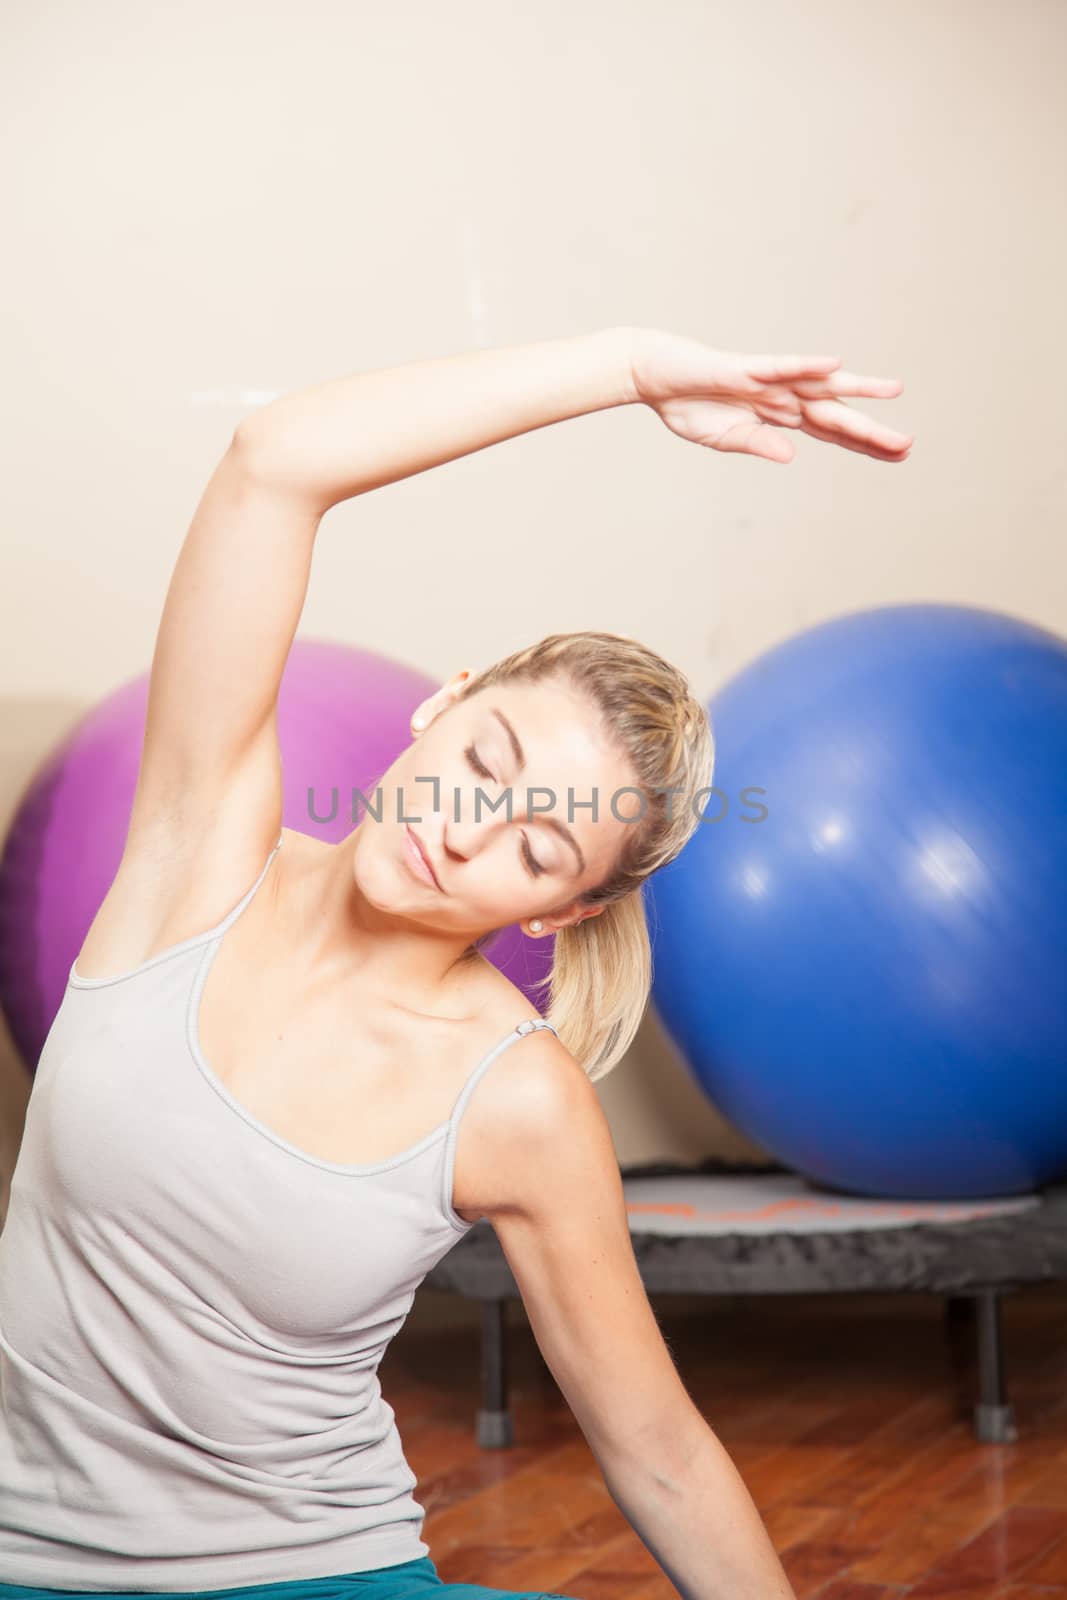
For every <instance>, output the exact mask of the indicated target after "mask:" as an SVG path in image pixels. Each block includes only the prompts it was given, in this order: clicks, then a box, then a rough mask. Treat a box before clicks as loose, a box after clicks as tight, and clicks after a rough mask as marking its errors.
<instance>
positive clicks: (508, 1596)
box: [0, 1556, 568, 1600]
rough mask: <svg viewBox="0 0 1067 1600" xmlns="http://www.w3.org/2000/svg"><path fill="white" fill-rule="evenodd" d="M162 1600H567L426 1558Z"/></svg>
mask: <svg viewBox="0 0 1067 1600" xmlns="http://www.w3.org/2000/svg"><path fill="white" fill-rule="evenodd" d="M163 1594H164V1591H163V1590H161V1589H152V1590H148V1589H121V1590H118V1591H117V1592H110V1591H109V1592H108V1593H107V1594H105V1593H104V1592H103V1591H102V1590H100V1589H91V1590H90V1589H78V1590H74V1589H34V1588H26V1587H25V1586H24V1585H23V1584H19V1583H0V1600H140V1597H142V1596H146V1595H151V1596H153V1597H157V1596H161V1595H163ZM166 1596H167V1600H568V1597H567V1596H566V1595H557V1594H556V1593H555V1591H554V1590H551V1589H547V1590H541V1589H536V1590H535V1589H523V1590H516V1589H489V1588H486V1587H485V1586H484V1585H483V1584H480V1583H445V1582H443V1580H442V1579H441V1578H440V1577H439V1576H438V1573H437V1568H436V1567H435V1566H434V1564H433V1561H432V1560H431V1558H430V1557H429V1556H420V1557H419V1558H418V1559H417V1560H415V1561H401V1562H400V1563H398V1564H397V1565H395V1566H392V1567H374V1568H373V1569H372V1570H371V1571H369V1572H350V1573H347V1574H345V1575H343V1576H339V1577H335V1578H295V1579H294V1580H293V1581H292V1582H291V1583H252V1584H247V1585H242V1586H241V1587H239V1588H236V1589H186V1590H183V1591H182V1592H181V1593H179V1592H178V1591H177V1590H167V1591H166Z"/></svg>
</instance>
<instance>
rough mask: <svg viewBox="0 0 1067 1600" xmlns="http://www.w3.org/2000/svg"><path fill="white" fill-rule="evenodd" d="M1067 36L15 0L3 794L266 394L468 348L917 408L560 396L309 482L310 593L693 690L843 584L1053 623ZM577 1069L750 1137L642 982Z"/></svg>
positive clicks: (988, 28)
mask: <svg viewBox="0 0 1067 1600" xmlns="http://www.w3.org/2000/svg"><path fill="white" fill-rule="evenodd" d="M1065 35H1067V9H1065V8H1064V6H1063V4H1062V3H1060V0H1017V3H1015V4H1013V5H1011V6H1006V5H994V4H992V3H985V0H973V3H966V0H956V3H951V0H896V3H895V4H894V5H892V6H890V7H887V6H874V5H862V4H857V3H856V0H803V3H801V0H795V3H790V0H758V3H756V4H753V5H738V4H736V3H729V4H728V3H726V0H704V3H698V0H661V3H658V4H652V3H651V0H644V3H640V0H537V3H536V4H534V3H531V4H527V5H519V4H514V3H512V4H505V3H502V0H497V3H492V0H451V3H449V4H439V3H433V0H415V3H409V4H405V5H401V6H395V7H391V6H388V5H369V4H364V3H359V0H355V3H353V0H343V3H342V0H304V3H301V4H299V5H295V4H286V5H283V4H279V3H278V0H240V3H234V0H184V3H183V5H182V6H181V7H180V8H175V7H173V6H169V5H162V4H156V3H153V0H147V3H145V0H123V3H117V0H92V3H91V4H83V5H80V4H76V3H75V0H65V3H59V0H7V4H6V6H5V7H4V10H3V16H2V19H0V44H2V49H0V140H2V146H3V150H4V155H5V157H6V159H5V160H4V161H3V163H2V171H3V175H2V177H0V202H2V214H3V219H4V224H5V232H6V235H7V239H8V246H7V248H6V250H5V251H4V253H3V263H2V266H0V272H2V273H3V276H4V279H5V280H6V281H5V283H4V288H3V294H2V295H0V319H2V323H3V340H2V344H3V351H4V359H3V365H4V379H3V383H2V384H0V407H2V408H3V415H2V419H0V420H2V425H3V439H4V444H5V446H6V451H5V455H6V462H5V466H4V469H3V472H2V473H0V528H2V532H3V564H2V573H3V578H2V593H0V604H2V608H3V610H2V616H0V639H2V656H0V661H2V665H0V826H3V827H6V825H7V822H8V820H9V819H10V815H11V810H12V807H13V805H14V803H15V800H16V797H17V795H18V792H19V790H20V788H21V787H22V785H23V784H24V783H25V781H26V778H27V776H28V775H29V772H30V770H31V768H32V766H33V765H34V763H35V762H36V761H37V760H38V759H39V758H40V756H41V755H43V754H44V752H45V751H46V750H47V749H48V748H49V747H50V745H51V744H52V743H53V742H54V741H55V739H56V738H57V737H58V736H59V734H60V733H61V732H62V731H63V730H64V729H65V728H66V727H67V726H69V724H70V723H71V722H72V721H73V720H74V719H75V718H76V717H77V716H78V715H79V714H80V713H81V712H82V711H83V710H84V709H86V708H87V707H88V706H89V705H90V704H91V703H92V702H93V701H94V700H95V699H97V698H98V697H99V696H101V695H103V694H104V693H106V692H107V691H108V690H109V689H111V688H112V687H114V686H115V685H116V684H117V683H118V682H119V681H121V680H122V679H124V678H127V677H129V676H131V675H133V674H135V673H137V672H140V671H142V670H143V669H144V668H145V667H146V666H147V664H148V661H149V659H150V655H151V648H152V641H153V636H154V631H155V627H156V623H157V619H158V613H159V608H160V605H161V603H162V599H163V594H164V592H165V588H166V584H167V580H168V577H169V574H170V571H171V568H172V565H173V563H174V560H175V558H176V555H177V552H178V548H179V545H180V542H181V539H182V536H183V534H184V531H185V528H186V526H187V524H188V520H189V518H190V516H191V514H192V511H193V508H194V506H195V503H196V500H197V498H198V496H199V493H200V491H201V489H202V487H203V484H204V482H205V481H206V478H207V476H208V474H209V473H210V471H211V469H212V467H213V465H214V462H215V460H216V459H217V457H218V455H219V453H220V452H221V450H222V449H223V448H224V447H225V445H226V443H227V440H228V438H229V435H230V432H231V430H232V428H233V426H234V424H235V423H236V421H237V420H238V418H239V417H240V416H241V415H243V414H244V412H245V411H247V410H248V409H249V408H250V406H251V405H253V404H255V403H257V396H260V397H266V396H268V395H271V394H275V393H278V392H280V391H285V390H289V389H292V388H295V387H300V386H303V385H305V384H309V383H312V382H316V381H319V380H321V379H324V378H327V377H331V376H337V375H339V374H341V373H343V372H346V371H355V370H357V369H359V368H364V367H370V366H379V365H386V364H391V363H397V362H402V361H407V360H414V359H417V358H419V357H423V356H428V355H434V354H443V353H447V352H453V351H458V350H462V349H465V348H469V347H474V346H485V345H493V344H503V343H511V342H516V341H525V340H530V339H539V338H547V337H552V336H556V335H562V334H568V333H575V332H579V331H582V330H591V329H594V328H598V327H602V326H605V325H608V324H611V323H617V322H636V323H643V324H646V325H652V326H658V327H663V328H668V329H671V330H673V331H676V332H680V333H685V334H688V335H690V336H692V337H696V338H700V339H703V340H705V341H707V342H708V343H711V344H717V345H720V346H722V347H725V348H728V349H750V350H751V349H755V350H760V349H762V350H768V351H775V350H794V349H799V350H823V349H827V350H831V351H834V352H836V353H838V354H840V355H841V356H842V357H843V358H844V361H845V363H846V365H848V366H850V367H852V368H853V369H855V370H858V371H861V372H871V373H877V374H884V375H890V376H896V377H899V378H901V379H902V380H903V382H904V384H905V393H904V395H903V397H902V398H901V399H900V400H897V401H892V402H885V401H883V402H877V403H871V404H869V405H868V407H867V409H868V410H869V411H870V412H871V413H872V414H881V415H884V416H886V417H887V418H888V417H892V418H893V420H894V421H896V420H898V419H899V422H900V425H901V426H902V427H904V428H906V429H907V430H909V431H912V432H914V433H915V435H916V444H915V448H914V451H913V453H912V457H911V459H910V460H909V461H908V462H907V463H906V464H905V465H903V466H899V467H890V466H886V465H881V464H877V463H875V462H873V461H870V460H868V459H866V458H865V457H861V456H858V455H853V454H848V453H846V452H844V451H841V450H837V449H832V448H830V447H828V446H825V445H822V444H819V443H817V442H815V441H814V440H809V439H806V438H801V439H799V440H798V455H797V458H796V460H795V461H794V463H793V464H792V465H791V466H789V467H785V468H783V467H779V466H775V465H772V464H770V463H767V462H761V461H757V460H754V459H751V458H742V457H737V456H724V455H719V454H716V453H713V452H703V451H701V450H699V449H697V448H695V447H693V446H691V445H686V444H683V443H682V441H681V440H679V439H677V438H676V437H674V436H673V435H671V434H670V433H669V432H668V431H667V430H666V429H665V428H663V426H662V425H661V424H660V423H659V421H658V420H657V419H656V418H655V417H654V416H653V415H652V414H651V413H649V412H646V411H643V410H641V409H639V408H633V409H631V410H628V411H625V412H612V413H606V414H601V415H596V416H592V417H586V418H582V419H580V420H578V421H575V422H571V423H569V424H565V425H560V426H558V427H555V428H550V429H546V430H542V431H540V432H538V433H535V434H532V435H529V436H527V437H524V438H522V439H518V440H513V441H510V442H508V443H507V444H504V445H502V446H500V447H498V448H496V449H493V450H489V451H486V452H483V453H481V454H479V455H476V456H473V457H468V458H466V459H464V460H462V461H459V462H455V463H452V464H450V465H448V466H447V467H445V468H442V469H439V470H437V471H436V472H432V473H429V474H426V475H424V476H422V477H420V478H416V479H412V480H409V481H407V482H404V483H401V484H396V485H393V486H390V487H389V488H387V489H385V490H382V491H379V492H377V493H375V494H372V495H370V496H368V497H366V498H364V499H362V500H357V501H355V502H352V503H350V504H347V505H345V506H343V507H340V508H338V509H337V510H336V511H334V512H331V514H330V517H329V519H328V520H327V523H326V524H325V526H324V530H323V536H322V538H321V539H320V543H319V549H318V552H317V556H316V563H315V569H314V573H313V577H312V584H311V590H310V594H309V596H308V600H307V605H306V609H305V612H304V616H303V621H302V625H301V632H302V633H304V634H306V635H316V634H322V635H328V636H331V637H338V638H345V639H348V640H350V641H352V642H353V643H359V644H361V645H365V646H368V647H370V648H376V649H381V650H384V651H387V652H389V653H391V654H394V655H399V656H402V657H405V658H406V659H408V660H409V661H410V662H412V663H413V664H414V665H416V666H418V667H420V668H423V669H425V670H427V671H429V672H434V673H437V674H439V675H440V676H441V677H444V676H446V675H447V674H448V673H449V672H450V671H452V670H453V669H455V668H456V667H458V666H460V665H463V664H465V663H468V662H470V663H473V664H481V663H485V662H488V661H490V660H492V659H494V658H495V657H496V656H497V655H499V654H501V653H503V652H504V651H507V650H510V649H512V648H514V647H515V646H517V645H519V644H521V643H523V642H525V641H527V640H530V639H532V638H535V637H539V636H540V635H541V634H542V633H545V632H548V631H554V630H563V629H571V628H581V627H587V626H588V627H602V628H610V629H615V630H618V631H621V632H626V633H631V634H635V635H638V636H640V637H642V638H644V639H645V640H647V641H648V642H649V643H650V644H651V645H653V646H654V647H656V648H658V649H660V650H661V651H663V653H665V654H666V655H668V656H670V657H671V658H672V659H674V660H675V661H677V662H678V664H679V665H680V666H682V667H683V668H684V669H685V670H686V671H687V672H689V673H690V674H691V676H692V679H693V682H694V685H695V686H696V687H697V688H698V689H699V691H700V692H702V693H703V692H710V691H711V690H713V689H714V688H715V687H716V685H718V684H719V683H720V682H721V681H722V680H723V679H724V678H725V677H726V676H727V675H728V674H730V673H731V672H732V671H733V670H735V669H736V668H737V667H739V666H740V665H741V664H743V663H744V662H745V661H747V660H748V659H750V658H751V657H752V656H754V655H755V654H757V653H758V652H759V651H761V650H763V649H764V648H766V647H767V646H769V645H771V644H773V643H774V642H776V641H777V640H779V639H782V638H783V637H785V636H787V635H789V634H790V633H792V632H794V631H795V630H797V629H799V628H801V627H803V626H805V625H807V624H810V623H813V622H815V621H818V620H820V619H822V618H825V617H828V616H831V615H834V614H835V613H838V612H841V611H844V610H852V609H856V608H859V607H863V606H868V605H875V604H880V603H887V602H892V601H900V600H917V599H929V600H950V601H957V602H963V603H973V604H977V605H990V606H996V607H1001V608H1003V609H1005V610H1007V611H1010V612H1014V613H1016V614H1017V615H1019V616H1022V617H1026V618H1029V619H1031V620H1033V621H1035V622H1039V623H1042V624H1044V625H1046V626H1048V627H1052V628H1056V629H1059V630H1064V629H1065V628H1067V557H1065V554H1064V546H1063V539H1062V529H1063V525H1064V510H1065V502H1067V474H1065V468H1064V457H1063V433H1064V423H1065V421H1067V411H1065V407H1064V400H1063V394H1064V376H1063V374H1064V369H1065V359H1064V358H1065V355H1067V339H1065V320H1067V318H1065V311H1064V305H1065V296H1064V292H1063V285H1064V283H1065V282H1067V226H1065V220H1064V209H1063V204H1062V176H1063V158H1064V150H1065V143H1064V135H1065V127H1064V123H1065V100H1064V96H1063V93H1062V85H1063V81H1064V69H1065V64H1067V63H1065V42H1067V40H1065ZM415 549H417V550H418V551H419V552H420V553H421V557H422V559H423V560H425V561H426V563H427V564H428V566H429V568H430V570H431V571H432V572H433V573H434V575H435V576H434V580H433V582H432V583H429V584H427V585H426V586H425V587H424V588H421V589H412V587H411V585H410V571H409V566H408V561H407V556H406V552H408V551H411V550H415ZM519 556H521V557H522V561H523V565H522V567H521V577H520V578H519V579H517V580H516V579H515V578H513V577H510V576H509V570H510V571H511V572H514V570H515V567H514V563H515V560H516V558H517V557H519ZM565 557H566V558H567V560H568V561H569V562H570V563H572V565H573V567H574V568H576V571H574V572H573V573H572V575H569V576H567V577H566V578H564V576H563V574H562V566H563V561H564V558H565ZM0 1054H2V1050H0ZM3 1066H4V1068H5V1070H4V1071H3V1072H0V1121H2V1124H3V1128H4V1130H5V1131H4V1134H3V1137H2V1138H0V1158H2V1160H3V1163H4V1165H3V1169H2V1170H4V1171H8V1170H9V1169H10V1164H11V1161H12V1160H13V1157H14V1152H15V1150H16V1149H17V1138H18V1128H19V1125H20V1118H21V1112H22V1109H23V1107H24V1105H25V1096H26V1089H27V1082H26V1078H25V1074H24V1073H22V1072H21V1070H20V1069H19V1068H18V1067H17V1066H16V1065H15V1064H14V1063H13V1062H12V1061H11V1059H10V1050H8V1052H7V1055H6V1056H5V1057H4V1061H3ZM602 1093H603V1098H604V1104H605V1106H606V1108H607V1110H608V1113H609V1116H610V1118H611V1121H612V1126H613V1131H614V1133H615V1136H616V1144H617V1147H618V1150H619V1154H620V1157H621V1158H622V1159H623V1160H625V1161H635V1160H641V1159H650V1158H655V1157H659V1156H664V1155H673V1154H679V1155H683V1156H686V1157H689V1156H693V1157H696V1156H699V1155H701V1154H703V1153H711V1152H714V1151H723V1150H731V1151H734V1152H737V1153H744V1152H748V1153H752V1152H753V1151H754V1149H755V1147H752V1146H749V1145H747V1144H746V1142H745V1141H744V1140H743V1139H741V1138H740V1136H739V1135H737V1134H735V1133H733V1132H731V1130H730V1129H728V1128H727V1127H726V1126H725V1125H724V1124H723V1123H722V1122H721V1120H720V1119H719V1118H718V1117H717V1116H716V1115H715V1113H714V1112H713V1111H712V1110H711V1108H710V1107H709V1106H708V1105H707V1104H706V1103H705V1102H704V1100H703V1099H702V1098H701V1097H700V1095H699V1094H698V1093H697V1092H696V1090H695V1089H694V1088H693V1087H692V1085H691V1084H690V1083H689V1081H688V1079H687V1077H686V1075H685V1072H684V1070H683V1068H682V1067H681V1064H680V1063H679V1061H678V1060H677V1058H676V1057H675V1056H674V1054H673V1052H672V1050H671V1049H670V1047H669V1046H668V1044H667V1042H666V1040H665V1038H664V1036H663V1035H662V1033H661V1031H660V1029H659V1026H658V1024H657V1022H656V1020H655V1018H654V1016H652V1015H651V1014H650V1016H649V1017H648V1019H647V1020H646V1024H645V1027H644V1028H643V1030H642V1034H641V1036H640V1038H639V1041H638V1045H637V1046H636V1047H635V1049H634V1051H633V1052H632V1054H631V1057H630V1059H628V1060H627V1061H626V1062H625V1063H623V1064H622V1065H621V1066H620V1067H619V1068H618V1069H617V1071H616V1073H615V1074H614V1075H613V1076H612V1077H610V1078H609V1079H608V1080H607V1081H606V1082H605V1084H604V1086H603V1089H602Z"/></svg>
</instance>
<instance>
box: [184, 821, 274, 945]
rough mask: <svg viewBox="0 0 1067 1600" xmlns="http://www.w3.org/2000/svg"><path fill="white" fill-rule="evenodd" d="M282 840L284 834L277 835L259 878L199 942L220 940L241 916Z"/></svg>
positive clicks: (265, 873) (268, 868)
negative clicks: (276, 840)
mask: <svg viewBox="0 0 1067 1600" xmlns="http://www.w3.org/2000/svg"><path fill="white" fill-rule="evenodd" d="M284 838H285V834H284V832H282V833H279V835H278V842H277V844H276V845H275V846H274V848H273V849H272V851H271V853H270V855H269V856H268V857H267V859H266V861H265V862H264V863H263V866H262V867H261V869H260V872H259V876H258V877H257V878H256V881H255V883H253V884H252V885H251V887H250V888H248V889H246V890H245V893H244V894H243V895H242V896H241V898H240V900H238V902H237V904H236V905H235V906H234V908H233V910H232V911H228V912H227V913H226V915H225V916H224V917H223V919H222V921H221V922H216V924H215V926H214V927H213V928H209V929H208V930H207V932H206V933H202V934H200V935H199V938H200V939H201V940H203V941H207V940H209V939H210V940H211V941H212V942H214V940H216V939H221V938H222V935H223V934H224V933H225V932H226V930H227V928H228V927H229V926H230V925H231V923H234V922H236V921H237V918H238V917H239V916H240V915H241V912H242V911H243V910H244V909H245V907H246V906H247V905H248V903H249V901H250V900H251V899H252V897H253V896H254V894H255V892H256V890H257V889H258V888H259V886H260V884H261V883H262V882H263V879H264V878H265V877H266V876H267V873H268V872H269V871H270V864H271V862H272V861H273V860H274V857H275V856H276V855H277V854H278V851H279V850H280V849H281V847H282V840H283V839H284Z"/></svg>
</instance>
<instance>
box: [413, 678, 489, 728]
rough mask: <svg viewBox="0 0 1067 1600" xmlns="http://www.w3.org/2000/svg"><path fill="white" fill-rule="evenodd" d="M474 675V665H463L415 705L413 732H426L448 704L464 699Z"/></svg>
mask: <svg viewBox="0 0 1067 1600" xmlns="http://www.w3.org/2000/svg"><path fill="white" fill-rule="evenodd" d="M473 677H474V668H473V667H461V668H460V670H459V671H458V672H454V673H453V674H452V676H451V678H449V679H448V682H447V683H443V684H442V685H441V687H440V688H439V689H438V690H437V691H436V693H434V694H432V695H430V696H429V697H428V698H427V699H426V700H423V701H421V702H420V704H419V705H417V706H416V707H415V710H414V711H413V712H412V716H411V731H412V733H413V734H419V733H425V732H426V729H427V728H428V727H429V726H430V723H431V722H432V721H433V720H434V718H435V717H436V716H438V715H439V714H440V712H442V711H444V710H445V709H446V708H447V707H448V706H450V705H454V704H455V703H456V701H457V700H459V699H462V697H463V694H464V692H465V691H466V688H467V684H468V683H469V682H470V680H471V679H472V678H473Z"/></svg>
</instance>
